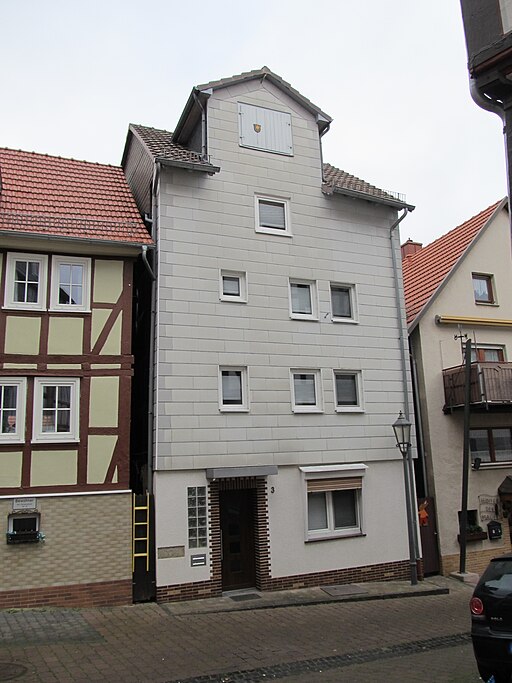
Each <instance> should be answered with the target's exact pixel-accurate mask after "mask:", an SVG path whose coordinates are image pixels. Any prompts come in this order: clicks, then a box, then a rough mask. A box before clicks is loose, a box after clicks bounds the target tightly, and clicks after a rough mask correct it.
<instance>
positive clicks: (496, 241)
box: [415, 211, 512, 555]
mask: <svg viewBox="0 0 512 683" xmlns="http://www.w3.org/2000/svg"><path fill="white" fill-rule="evenodd" d="M473 272H477V273H488V274H493V275H494V281H495V285H496V294H497V301H498V305H496V306H485V305H478V304H475V302H474V296H473V286H472V279H471V276H472V273H473ZM511 291H512V268H511V260H510V227H509V221H508V215H507V214H506V212H505V211H503V212H502V213H501V214H499V215H498V216H497V217H496V219H495V220H494V221H493V223H492V224H491V225H490V226H488V228H487V229H486V230H485V232H484V233H483V234H481V236H480V238H479V239H478V241H477V242H476V243H475V244H474V246H473V247H472V249H471V251H470V252H469V253H468V255H467V256H466V257H465V258H464V260H463V261H462V262H461V264H460V266H459V267H458V269H457V270H456V271H455V272H454V274H453V276H452V277H451V278H450V279H449V280H448V282H447V283H446V286H445V287H444V289H443V290H442V291H441V292H440V293H439V295H438V297H437V299H436V301H435V302H433V304H432V306H431V307H430V308H429V310H428V311H427V312H426V314H425V316H424V318H423V319H422V321H421V322H420V327H419V333H420V334H421V357H420V358H419V359H418V361H419V363H420V364H422V365H423V370H422V375H423V386H422V392H423V396H424V402H423V406H422V414H423V421H424V424H425V436H426V448H427V452H426V457H427V462H428V465H429V467H430V468H431V470H432V473H433V477H434V480H435V494H436V503H437V515H438V527H439V528H438V531H439V540H440V546H441V553H442V554H443V555H445V554H455V553H458V552H459V544H458V542H457V534H458V514H457V513H458V510H460V508H461V489H462V450H463V414H462V411H457V412H454V413H453V414H451V415H444V414H443V412H442V408H443V405H444V390H443V377H442V370H443V368H449V367H453V366H456V365H460V364H461V362H462V355H461V346H460V341H455V340H454V335H455V334H458V329H457V327H456V326H453V325H436V323H435V316H436V315H457V316H471V317H478V318H484V317H485V318H490V319H492V318H494V319H508V320H512V299H511V297H510V292H511ZM462 332H463V333H467V334H468V335H469V336H470V337H471V338H472V339H473V340H476V341H477V343H478V344H498V345H504V346H505V347H506V348H505V354H506V355H505V359H506V360H508V361H511V360H512V330H511V329H507V328H499V327H481V326H478V327H475V328H474V329H472V328H471V327H465V328H463V329H462ZM417 334H418V332H415V335H417ZM470 424H471V427H472V428H473V427H474V428H477V427H486V426H494V427H500V426H509V427H510V426H512V413H489V414H488V413H472V415H471V423H470ZM511 473H512V472H511V470H510V469H508V468H507V469H494V470H493V469H491V470H489V469H486V470H480V471H478V472H474V471H473V470H470V473H469V497H468V508H469V509H477V510H478V496H479V495H497V488H498V486H499V485H500V484H501V482H502V481H503V479H504V478H505V476H506V475H507V474H511ZM505 533H507V531H506V529H505ZM491 545H492V547H495V548H496V552H497V553H499V543H498V544H497V543H496V542H493V543H492V544H491V543H490V542H485V543H483V544H482V545H481V546H479V547H482V548H484V547H491ZM471 549H475V550H476V549H477V548H476V546H475V545H474V544H472V546H471Z"/></svg>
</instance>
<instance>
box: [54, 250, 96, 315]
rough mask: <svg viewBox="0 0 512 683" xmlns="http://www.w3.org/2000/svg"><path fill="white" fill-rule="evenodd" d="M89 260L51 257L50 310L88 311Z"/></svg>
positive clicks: (89, 289)
mask: <svg viewBox="0 0 512 683" xmlns="http://www.w3.org/2000/svg"><path fill="white" fill-rule="evenodd" d="M90 272H91V259H88V258H76V257H74V256H53V257H52V269H51V292H50V308H51V309H52V310H54V311H88V310H89V309H90V291H91V275H90Z"/></svg>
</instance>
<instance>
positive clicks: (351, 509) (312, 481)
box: [301, 464, 366, 540]
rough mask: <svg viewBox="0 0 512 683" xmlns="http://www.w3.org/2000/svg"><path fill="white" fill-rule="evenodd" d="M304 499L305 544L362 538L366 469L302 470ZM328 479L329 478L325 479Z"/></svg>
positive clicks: (336, 467) (338, 467)
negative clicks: (346, 538) (304, 490)
mask: <svg viewBox="0 0 512 683" xmlns="http://www.w3.org/2000/svg"><path fill="white" fill-rule="evenodd" d="M301 470H302V472H303V473H304V475H305V484H306V496H307V529H306V539H307V540H320V539H322V538H335V537H339V536H353V535H358V534H362V533H363V530H362V491H363V476H364V473H365V470H366V466H365V465H362V464H361V465H359V464H358V465H337V466H336V465H334V466H332V469H331V470H329V467H326V466H324V467H301ZM328 475H331V476H328Z"/></svg>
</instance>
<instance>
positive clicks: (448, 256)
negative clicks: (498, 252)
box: [402, 200, 506, 325]
mask: <svg viewBox="0 0 512 683" xmlns="http://www.w3.org/2000/svg"><path fill="white" fill-rule="evenodd" d="M505 203H506V201H505V200H500V201H499V202H496V203H495V204H493V205H492V206H489V207H488V208H487V209H484V211H481V212H480V213H479V214H477V215H476V216H473V217H472V218H470V219H469V220H467V221H466V222H465V223H462V225H459V226H458V227H456V228H454V229H453V230H450V232H447V233H446V235H443V236H442V237H439V239H437V240H435V241H434V242H432V243H431V244H429V245H427V246H426V247H423V249H419V251H417V252H416V253H414V254H411V255H409V256H406V257H405V258H404V259H403V261H402V270H403V277H404V294H405V309H406V315H407V324H408V325H410V324H411V323H413V322H414V320H415V319H416V318H417V316H418V315H419V314H420V313H421V311H422V310H423V309H424V307H425V306H426V305H427V304H428V302H429V301H430V300H431V298H432V297H433V296H434V294H435V293H436V291H437V289H438V288H439V287H440V285H441V284H442V283H443V281H444V280H445V279H446V277H447V276H448V275H449V274H450V273H451V271H452V270H453V268H454V267H455V266H456V264H457V263H458V262H459V260H460V258H461V257H462V256H463V255H464V253H465V252H466V250H467V249H468V248H469V247H470V245H471V244H472V242H473V240H474V239H475V238H476V237H477V235H478V234H479V233H480V231H481V230H482V229H483V228H484V227H485V226H486V225H487V223H488V222H489V220H490V218H491V217H492V216H493V215H494V213H495V212H496V211H497V210H498V208H499V209H501V208H502V207H503V206H504V205H505Z"/></svg>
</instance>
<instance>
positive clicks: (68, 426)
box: [33, 377, 80, 441]
mask: <svg viewBox="0 0 512 683" xmlns="http://www.w3.org/2000/svg"><path fill="white" fill-rule="evenodd" d="M79 402H80V380H79V379H68V378H47V377H36V379H35V380H34V426H33V440H34V441H78V438H79V435H78V417H79Z"/></svg>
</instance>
